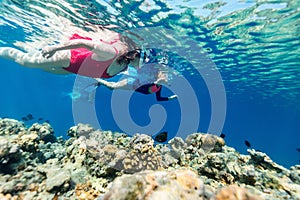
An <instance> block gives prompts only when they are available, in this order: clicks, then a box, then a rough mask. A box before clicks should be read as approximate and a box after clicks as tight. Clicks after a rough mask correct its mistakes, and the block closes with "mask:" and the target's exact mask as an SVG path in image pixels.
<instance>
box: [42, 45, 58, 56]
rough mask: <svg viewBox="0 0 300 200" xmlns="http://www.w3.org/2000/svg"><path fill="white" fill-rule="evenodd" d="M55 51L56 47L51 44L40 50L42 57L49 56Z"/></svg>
mask: <svg viewBox="0 0 300 200" xmlns="http://www.w3.org/2000/svg"><path fill="white" fill-rule="evenodd" d="M55 52H56V48H54V47H53V46H47V47H45V48H44V49H43V50H42V55H43V57H44V58H51V57H52V56H53V55H54V54H55Z"/></svg>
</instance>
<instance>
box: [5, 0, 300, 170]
mask: <svg viewBox="0 0 300 200" xmlns="http://www.w3.org/2000/svg"><path fill="white" fill-rule="evenodd" d="M299 4H300V2H299V1H297V0H291V1H287V0H281V1H280V0H278V1H272V2H270V1H254V0H251V1H250V0H249V1H235V0H227V1H210V0H206V1H201V2H199V1H196V0H194V1H193V0H190V1H180V0H172V1H171V0H170V1H155V0H149V1H117V0H112V1H108V0H106V1H101V0H97V1H88V0H77V1H60V0H52V1H47V2H45V1H38V0H32V1H28V2H23V1H18V0H13V1H12V0H2V1H1V5H0V12H1V16H0V30H1V31H0V46H1V47H2V46H18V47H19V46H20V44H18V43H16V42H24V44H25V46H26V45H29V44H33V45H32V46H34V47H36V46H38V47H39V48H42V47H43V46H45V45H46V44H47V43H51V42H53V41H55V42H58V38H59V37H60V36H61V35H62V34H63V33H64V31H65V30H66V29H67V30H69V31H70V30H71V29H70V28H68V26H70V27H71V25H70V24H72V27H73V26H76V27H78V28H81V29H88V28H87V27H88V26H92V25H95V24H100V25H105V24H112V25H115V26H118V27H117V28H114V29H115V30H116V31H119V32H123V31H125V30H131V31H133V32H134V33H136V34H142V33H141V32H139V31H137V30H146V28H150V32H149V33H150V34H151V33H153V35H155V32H153V31H152V32H151V30H153V29H151V28H154V27H159V28H160V29H164V30H167V32H168V33H169V32H171V33H176V34H178V35H180V36H182V37H184V38H188V39H187V41H193V42H194V43H191V42H184V41H176V42H177V43H176V42H175V43H174V44H172V45H173V46H172V45H171V46H172V47H171V48H169V49H171V50H172V49H175V47H177V46H181V47H182V48H185V49H186V50H187V51H186V52H184V53H188V55H189V56H190V57H188V59H189V58H190V59H191V60H188V62H189V61H190V62H191V63H192V64H186V60H185V61H184V59H183V58H181V57H180V56H179V57H176V55H174V59H173V63H172V64H173V65H172V66H170V67H171V68H173V69H174V70H176V71H178V72H180V74H181V76H182V77H183V79H184V80H186V81H187V82H188V83H189V86H190V88H189V87H188V86H187V85H185V84H180V85H179V86H178V88H175V87H170V88H164V90H163V95H165V96H168V95H172V94H173V93H174V91H175V90H172V89H174V88H175V89H177V90H176V91H177V93H179V94H181V96H180V95H178V96H179V98H178V100H174V101H169V102H161V103H159V102H157V101H156V100H155V95H142V94H138V93H133V94H132V93H130V92H128V91H120V93H117V94H115V93H113V92H112V91H110V90H108V89H106V88H103V87H100V88H98V89H97V92H96V95H95V101H94V102H92V103H91V102H88V94H87V92H86V91H85V89H84V87H85V86H86V85H88V84H89V83H90V82H91V80H89V79H87V78H83V79H81V78H79V80H78V77H76V76H75V75H54V74H50V73H47V72H44V71H41V70H39V69H30V68H24V67H21V66H20V65H18V64H15V63H13V62H11V61H7V60H4V59H0V66H1V69H0V73H1V79H0V81H1V85H2V87H1V88H2V89H1V94H2V95H1V100H0V111H1V113H0V117H10V118H15V119H18V120H22V117H24V116H27V115H28V114H32V115H33V117H34V119H33V120H27V121H24V123H25V124H27V125H28V126H29V125H30V124H32V123H34V122H36V121H39V122H43V121H47V120H49V122H50V124H51V125H52V126H53V128H54V130H55V134H56V135H57V136H63V137H66V131H67V129H68V128H69V127H70V126H72V125H74V124H75V123H78V122H82V123H91V124H93V125H95V126H97V125H100V126H101V128H102V129H104V130H113V131H121V132H122V131H125V132H126V133H128V134H133V132H134V130H135V129H132V130H131V129H130V127H129V128H128V127H127V126H126V124H122V122H120V121H118V119H119V120H121V121H122V120H124V121H125V122H126V123H129V122H127V121H128V119H127V118H128V116H116V115H118V111H120V110H122V109H123V108H124V106H125V110H128V111H129V113H130V117H131V118H132V120H133V122H134V125H135V126H140V127H146V126H147V125H149V124H151V123H158V124H159V121H160V120H161V121H163V120H164V119H163V118H164V116H165V115H166V118H167V119H166V121H165V124H163V125H157V127H156V125H155V124H154V125H153V126H154V128H153V127H152V128H153V131H150V132H147V134H150V135H153V134H157V133H159V132H161V131H167V132H168V133H169V139H170V138H171V137H173V136H175V135H176V134H177V131H178V129H179V128H180V125H181V124H183V123H184V126H185V127H186V128H185V130H184V131H183V132H184V134H185V135H187V134H190V133H192V132H195V131H200V132H210V130H218V131H214V132H212V133H214V134H218V135H219V134H220V133H224V134H225V135H226V137H225V141H226V144H227V145H229V146H232V147H234V148H236V149H237V150H238V151H240V152H241V153H246V149H247V146H246V145H245V140H247V141H249V142H250V143H251V147H252V148H255V149H258V150H261V151H263V152H266V153H267V154H268V155H269V156H270V157H271V158H272V159H273V160H274V161H276V162H278V163H279V164H282V165H284V166H286V167H289V166H291V165H295V164H299V160H300V153H299V152H297V151H296V149H297V148H299V147H300V142H299V141H300V123H299V122H300V76H299V75H300V63H299V54H300V49H299V47H300V42H299V23H297V22H298V21H299V16H300V14H299V9H298V10H297V8H299V6H300V5H299ZM64 22H68V23H64ZM148 36H149V37H150V35H148ZM147 39H148V40H149V38H145V40H146V41H147ZM157 39H158V38H157ZM51 40H52V41H51ZM195 43H196V44H197V45H198V46H200V47H201V48H202V49H203V50H204V51H205V52H206V53H207V58H209V59H210V62H211V63H213V64H214V65H212V64H211V63H210V64H207V63H208V62H206V61H204V60H201V59H202V57H201V59H198V58H200V55H203V54H202V53H201V52H198V46H197V47H196V46H195V45H194V44H195ZM169 51H170V50H169ZM172 53H173V52H169V55H170V56H171V57H172V55H173V54H172ZM177 54H180V53H178V52H177ZM191 56H192V58H191ZM175 57H176V58H175ZM197 59H198V60H197ZM195 60H196V61H197V62H194V63H193V62H192V61H195ZM181 61H182V62H181ZM195 63H196V64H195ZM206 65H208V66H209V67H211V68H210V70H211V71H208V74H205V73H199V71H200V72H201V70H203V68H205V66H206ZM212 71H217V72H218V73H219V74H220V75H221V83H220V81H219V80H217V78H216V77H215V76H213V77H211V76H210V75H211V74H210V73H212ZM207 77H208V78H207ZM77 81H79V82H80V83H79V85H80V86H82V87H81V88H77V84H76V82H77ZM211 83H212V84H211ZM209 84H211V85H209ZM217 84H219V85H218V87H217V88H214V87H215V86H216V85H217ZM220 84H221V86H224V90H225V92H226V96H225V97H226V98H225V101H224V99H222V97H223V96H218V95H216V96H213V95H212V93H211V91H217V92H218V91H221V90H220V89H222V88H220V87H219V86H220ZM190 90H191V91H192V93H189V91H190ZM114 95H117V96H116V97H114ZM118 95H119V96H120V95H121V97H123V96H124V97H127V96H128V95H130V103H129V104H126V103H125V104H124V105H123V104H122V101H121V100H119V99H117V100H116V102H117V104H113V100H112V99H116V98H118ZM218 98H221V100H220V99H218ZM195 100H197V102H196V104H193V102H194V101H195ZM220 101H221V102H220ZM118 102H119V103H120V104H118ZM215 102H217V103H216V104H215ZM195 105H196V106H195ZM224 105H226V108H225V111H226V112H225V115H224V116H225V118H224V119H225V121H224V124H223V121H222V115H223V113H222V112H221V111H222V109H224V107H222V106H224ZM153 106H154V107H153ZM185 106H187V107H188V108H187V112H188V113H186V112H185V111H184V110H183V109H182V107H185ZM162 108H164V110H162ZM78 110H82V111H80V112H79V111H78ZM153 110H154V111H153ZM115 111H116V112H115ZM152 111H153V113H152ZM218 111H220V112H221V114H218ZM93 112H95V114H96V118H95V116H93V115H92V114H89V113H93ZM120 112H121V111H120ZM215 112H216V113H217V115H220V118H213V117H212V116H213V114H214V113H215ZM198 115H199V116H198ZM41 118H42V119H41ZM156 119H158V121H157V122H156ZM216 119H217V120H216ZM95 121H96V124H95ZM97 123H99V124H97ZM214 123H216V124H219V125H220V126H221V130H219V129H210V125H211V124H214ZM195 124H196V125H195ZM195 126H196V128H194V127H195ZM145 130H148V129H145ZM150 130H152V129H151V128H150ZM141 131H143V129H141Z"/></svg>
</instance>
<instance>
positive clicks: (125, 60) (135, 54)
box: [116, 49, 141, 65]
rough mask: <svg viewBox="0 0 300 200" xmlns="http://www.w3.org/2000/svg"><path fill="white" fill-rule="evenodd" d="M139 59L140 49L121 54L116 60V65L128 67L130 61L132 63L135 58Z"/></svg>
mask: <svg viewBox="0 0 300 200" xmlns="http://www.w3.org/2000/svg"><path fill="white" fill-rule="evenodd" d="M140 57H141V49H135V50H133V51H129V52H127V53H124V54H122V55H121V56H119V57H118V58H117V60H116V61H117V63H118V64H120V65H122V64H125V65H128V64H129V63H130V61H133V60H134V59H135V58H140Z"/></svg>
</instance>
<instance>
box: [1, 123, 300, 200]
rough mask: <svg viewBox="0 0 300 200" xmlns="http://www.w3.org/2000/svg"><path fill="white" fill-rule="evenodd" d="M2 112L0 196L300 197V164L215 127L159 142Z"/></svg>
mask: <svg viewBox="0 0 300 200" xmlns="http://www.w3.org/2000/svg"><path fill="white" fill-rule="evenodd" d="M67 134H68V136H70V138H69V139H68V140H63V139H62V138H60V137H58V138H57V137H55V136H54V131H53V129H52V127H51V126H50V125H49V124H48V123H43V124H37V123H36V124H33V125H32V126H31V127H29V128H27V127H25V125H24V124H23V123H22V122H19V121H16V120H13V119H7V118H5V119H0V199H43V200H44V199H49V200H50V199H51V200H52V199H80V200H86V199H87V200H89V199H91V200H92V199H97V200H123V199H128V200H135V199H141V200H142V199H146V200H147V199H148V200H161V199H164V200H174V199H187V200H193V199H209V200H221V199H232V200H234V199H249V200H250V199H251V200H256V199H270V200H274V199H295V200H296V199H300V165H296V166H293V167H291V168H290V169H286V168H284V167H282V166H280V165H278V164H276V163H275V162H273V161H272V160H271V159H270V158H269V157H268V156H267V155H266V154H265V153H263V152H259V151H255V150H254V149H249V150H248V153H249V155H241V154H239V153H238V152H237V151H236V150H235V149H233V148H231V147H228V146H226V145H225V141H224V140H223V139H222V138H220V137H218V136H215V135H211V134H203V133H194V134H191V135H189V136H188V137H187V138H186V140H185V141H184V140H183V139H181V138H177V137H176V138H173V139H172V140H170V141H169V142H168V144H166V145H162V144H155V143H154V141H153V140H152V138H151V137H150V136H148V135H144V134H136V135H134V136H133V137H128V136H127V135H125V134H122V133H113V132H111V131H100V130H95V129H93V128H92V127H91V126H89V125H85V124H78V125H77V126H74V127H71V128H70V129H69V130H68V133H67Z"/></svg>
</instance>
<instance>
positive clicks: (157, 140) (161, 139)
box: [154, 132, 168, 142]
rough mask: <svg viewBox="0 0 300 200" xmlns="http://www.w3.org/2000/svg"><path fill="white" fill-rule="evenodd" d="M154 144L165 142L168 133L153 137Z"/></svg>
mask: <svg viewBox="0 0 300 200" xmlns="http://www.w3.org/2000/svg"><path fill="white" fill-rule="evenodd" d="M154 140H155V141H156V142H165V141H167V140H168V132H161V133H159V134H157V135H156V136H155V137H154Z"/></svg>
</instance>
